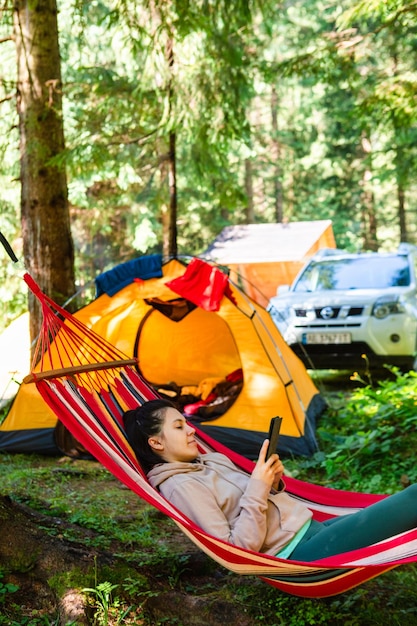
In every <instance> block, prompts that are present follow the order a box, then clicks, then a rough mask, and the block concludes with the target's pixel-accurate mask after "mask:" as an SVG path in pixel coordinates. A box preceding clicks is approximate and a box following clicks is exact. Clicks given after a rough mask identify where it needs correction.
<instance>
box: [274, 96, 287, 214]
mask: <svg viewBox="0 0 417 626" xmlns="http://www.w3.org/2000/svg"><path fill="white" fill-rule="evenodd" d="M271 117H272V158H273V169H274V205H275V219H276V221H277V223H278V224H280V223H281V222H283V221H284V208H283V200H282V196H283V194H282V168H281V144H280V141H279V137H278V96H277V92H276V89H275V87H274V88H273V89H272V95H271Z"/></svg>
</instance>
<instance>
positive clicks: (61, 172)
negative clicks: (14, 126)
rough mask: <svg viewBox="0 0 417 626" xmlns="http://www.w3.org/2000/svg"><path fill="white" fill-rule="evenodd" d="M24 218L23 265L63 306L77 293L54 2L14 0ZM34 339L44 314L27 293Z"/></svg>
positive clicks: (22, 217) (22, 213)
mask: <svg viewBox="0 0 417 626" xmlns="http://www.w3.org/2000/svg"><path fill="white" fill-rule="evenodd" d="M14 34H15V38H16V52H17V65H18V80H17V110H18V114H19V128H20V171H21V221H22V236H23V253H24V261H25V266H26V269H27V270H28V272H29V273H30V274H31V276H32V277H33V278H34V279H35V280H36V282H37V283H38V284H39V286H40V288H41V289H42V291H44V292H45V293H47V295H49V296H50V297H51V298H53V299H54V300H55V301H57V302H58V304H63V303H64V302H65V300H66V299H67V298H68V297H70V296H72V295H73V294H74V292H75V277H74V248H73V242H72V237H71V230H70V218H69V207H68V192H67V180H66V173H65V166H64V164H63V161H62V155H63V150H64V131H63V122H62V85H61V68H60V54H59V43H58V24H57V5H56V0H15V5H14ZM29 312H30V319H31V323H30V331H31V338H32V339H34V338H35V337H36V336H37V335H38V332H39V328H40V325H41V312H40V308H39V306H38V304H37V302H36V300H35V298H34V297H33V296H32V295H30V296H29Z"/></svg>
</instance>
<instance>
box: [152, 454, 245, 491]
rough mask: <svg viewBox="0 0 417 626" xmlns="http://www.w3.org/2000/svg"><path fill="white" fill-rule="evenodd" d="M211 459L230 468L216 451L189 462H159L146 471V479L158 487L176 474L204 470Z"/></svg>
mask: <svg viewBox="0 0 417 626" xmlns="http://www.w3.org/2000/svg"><path fill="white" fill-rule="evenodd" d="M213 460H214V461H215V463H216V465H220V466H223V465H224V466H226V467H229V468H230V462H229V460H228V459H227V458H226V457H223V455H221V454H219V453H217V452H210V453H207V454H204V457H197V458H196V460H195V461H193V462H191V463H184V462H181V461H175V462H173V463H159V464H158V465H155V466H154V467H153V468H152V469H151V470H150V471H149V472H148V480H149V482H150V483H151V485H152V487H155V488H159V486H160V485H161V484H162V483H163V482H165V481H166V480H168V478H171V477H172V476H175V475H176V474H182V475H185V474H189V473H191V472H204V470H205V469H207V467H208V466H211V463H212V461H213ZM214 467H215V466H214ZM212 469H213V468H212ZM237 471H239V470H237ZM242 474H243V472H242Z"/></svg>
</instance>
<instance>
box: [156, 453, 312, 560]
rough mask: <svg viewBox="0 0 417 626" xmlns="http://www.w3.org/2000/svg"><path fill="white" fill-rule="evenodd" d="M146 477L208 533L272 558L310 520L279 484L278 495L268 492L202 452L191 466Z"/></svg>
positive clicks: (165, 467) (166, 467) (162, 468)
mask: <svg viewBox="0 0 417 626" xmlns="http://www.w3.org/2000/svg"><path fill="white" fill-rule="evenodd" d="M148 479H149V482H150V483H151V485H152V486H153V487H157V488H158V489H159V491H160V492H161V493H162V495H163V496H164V497H165V498H166V499H167V500H169V502H171V503H172V504H173V505H174V506H176V507H177V508H178V509H179V510H180V511H182V513H184V514H185V515H187V517H189V518H190V519H191V520H192V521H193V522H194V523H195V524H197V525H198V526H199V527H200V528H202V529H203V530H205V531H206V532H207V533H209V534H211V535H213V536H214V537H217V538H218V539H223V540H224V541H227V542H229V543H232V544H234V545H237V546H240V547H242V548H246V549H248V550H254V551H256V552H265V553H267V554H277V553H278V552H279V551H280V550H281V549H282V548H283V547H284V546H285V545H286V544H287V543H288V542H289V541H291V539H292V538H293V537H294V535H295V534H296V532H297V531H298V530H300V528H301V527H302V526H303V525H304V524H305V523H306V522H307V521H308V520H309V519H311V517H312V513H311V511H310V510H309V509H308V508H307V507H306V506H305V505H304V504H303V503H301V502H299V501H298V500H296V499H295V498H293V497H292V496H290V495H289V494H287V493H286V492H285V484H284V483H283V481H281V484H280V490H279V491H278V492H277V491H274V490H272V491H270V490H269V488H268V486H267V485H266V484H265V483H264V482H263V481H261V480H259V479H256V478H252V477H251V476H249V475H248V474H246V473H245V472H244V471H242V470H240V469H238V468H237V467H236V466H235V465H234V464H233V463H232V461H230V460H229V459H228V458H227V457H226V456H224V455H223V454H218V453H209V454H204V455H202V456H201V457H199V458H198V459H197V460H196V461H195V462H193V463H181V462H175V463H161V464H159V465H156V466H155V467H153V468H152V470H151V471H150V472H149V474H148Z"/></svg>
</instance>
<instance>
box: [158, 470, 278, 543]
mask: <svg viewBox="0 0 417 626" xmlns="http://www.w3.org/2000/svg"><path fill="white" fill-rule="evenodd" d="M268 493H269V488H268V486H267V485H266V484H265V483H264V482H262V481H260V480H257V479H254V478H250V480H249V481H248V485H247V488H246V491H245V492H244V494H243V496H242V497H241V500H240V509H239V512H238V514H237V515H236V517H235V518H234V519H233V520H229V521H228V520H227V518H226V516H225V514H224V513H223V511H222V509H221V507H220V506H219V504H218V502H217V499H216V497H215V495H214V494H213V493H212V491H211V490H210V489H209V488H208V487H206V486H205V485H204V484H202V483H200V482H197V481H196V480H194V479H193V478H188V477H185V479H184V480H182V481H181V483H180V484H177V485H176V486H174V488H173V489H172V491H170V493H169V497H168V494H167V497H168V499H169V501H170V502H171V503H172V504H173V505H174V506H176V507H177V508H178V509H180V511H182V512H183V513H184V514H185V515H187V517H189V518H190V519H191V520H192V521H193V522H195V523H196V524H197V525H198V526H199V527H200V528H202V529H203V530H205V531H206V532H207V533H209V534H211V535H213V536H214V537H217V538H218V539H222V540H224V541H227V542H229V543H232V544H234V545H237V546H240V547H242V548H245V549H248V550H254V551H257V552H259V551H260V549H261V547H262V545H263V544H264V541H265V537H266V533H267V515H266V513H267V506H268V504H267V502H268ZM164 495H165V494H164Z"/></svg>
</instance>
